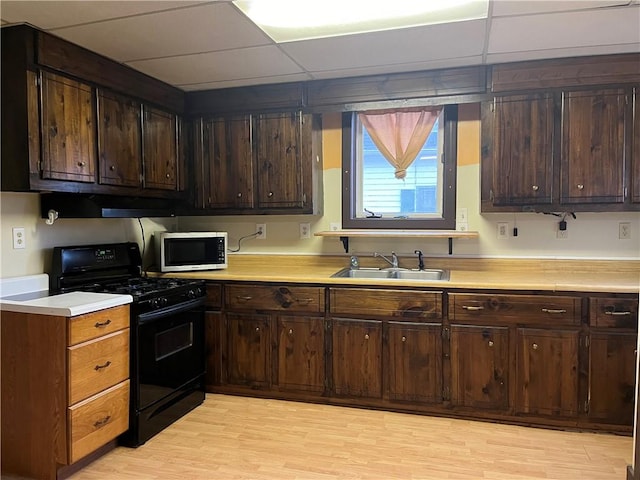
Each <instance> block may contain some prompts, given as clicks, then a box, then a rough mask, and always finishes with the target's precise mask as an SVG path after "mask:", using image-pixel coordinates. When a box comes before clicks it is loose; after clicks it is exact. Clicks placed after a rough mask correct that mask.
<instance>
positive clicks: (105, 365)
mask: <svg viewBox="0 0 640 480" xmlns="http://www.w3.org/2000/svg"><path fill="white" fill-rule="evenodd" d="M109 365H111V360H107V363H104V364H102V365H96V366H95V367H93V369H94V370H95V371H96V372H97V371H98V370H102V369H103V368H107V367H108V366H109Z"/></svg>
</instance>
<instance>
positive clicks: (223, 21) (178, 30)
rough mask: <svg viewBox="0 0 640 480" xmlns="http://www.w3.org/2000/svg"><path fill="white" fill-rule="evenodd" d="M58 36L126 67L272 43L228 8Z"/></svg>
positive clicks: (129, 20)
mask: <svg viewBox="0 0 640 480" xmlns="http://www.w3.org/2000/svg"><path fill="white" fill-rule="evenodd" d="M53 33H55V34H56V35H59V36H61V37H63V38H65V39H67V40H69V41H71V42H74V43H79V44H81V45H84V46H86V47H87V48H89V49H90V50H93V51H95V52H98V53H101V54H103V55H105V56H107V57H110V58H113V59H115V60H119V61H123V62H124V61H133V60H142V59H148V58H159V57H167V56H173V55H182V54H192V53H203V52H210V51H217V50H229V49H234V48H240V47H251V46H256V45H265V44H270V43H272V42H271V40H270V39H269V38H268V37H267V36H266V35H265V34H264V33H263V32H262V31H261V30H260V29H259V28H257V27H256V26H255V25H253V24H252V23H251V22H250V21H249V20H247V19H246V17H245V16H244V15H242V14H241V13H240V12H238V11H237V10H236V9H235V8H234V7H233V6H231V4H228V3H213V4H206V5H198V6H193V7H190V8H183V9H180V10H171V11H168V12H160V13H152V14H148V15H138V16H135V17H128V18H122V19H118V20H109V21H105V22H101V23H96V24H91V25H82V26H77V27H70V28H64V29H56V30H54V31H53Z"/></svg>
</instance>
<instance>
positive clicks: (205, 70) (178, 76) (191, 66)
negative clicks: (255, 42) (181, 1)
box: [127, 46, 304, 85]
mask: <svg viewBox="0 0 640 480" xmlns="http://www.w3.org/2000/svg"><path fill="white" fill-rule="evenodd" d="M127 64H128V65H130V66H131V67H133V68H135V69H137V70H140V71H142V72H144V73H146V74H147V75H151V76H152V77H156V78H159V79H160V80H163V81H165V82H167V83H170V84H172V85H187V84H196V83H209V82H221V81H227V80H242V79H250V78H263V77H273V76H281V75H288V74H294V73H304V71H303V70H302V69H301V68H300V67H299V66H298V65H296V64H295V63H294V62H293V61H291V59H290V58H288V57H287V56H286V55H284V54H283V53H282V52H281V51H280V50H278V48H277V47H275V46H263V47H252V48H245V49H243V50H242V53H240V52H239V51H238V50H225V51H223V52H210V53H201V54H196V55H183V56H177V57H166V58H157V59H152V60H140V61H134V62H127Z"/></svg>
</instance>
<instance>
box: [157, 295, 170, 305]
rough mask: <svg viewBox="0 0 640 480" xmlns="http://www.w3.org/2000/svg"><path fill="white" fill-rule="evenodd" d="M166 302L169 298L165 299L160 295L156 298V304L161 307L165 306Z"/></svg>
mask: <svg viewBox="0 0 640 480" xmlns="http://www.w3.org/2000/svg"><path fill="white" fill-rule="evenodd" d="M167 303H169V300H167V298H166V297H160V298H159V299H158V304H159V305H160V306H161V307H166V306H167Z"/></svg>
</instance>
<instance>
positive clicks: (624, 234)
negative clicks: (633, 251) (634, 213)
mask: <svg viewBox="0 0 640 480" xmlns="http://www.w3.org/2000/svg"><path fill="white" fill-rule="evenodd" d="M618 238H619V239H620V240H629V239H630V238H631V224H630V223H629V222H620V223H619V224H618Z"/></svg>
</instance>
